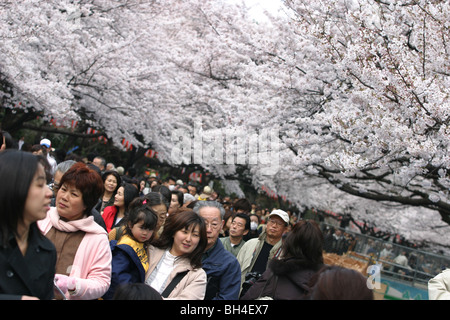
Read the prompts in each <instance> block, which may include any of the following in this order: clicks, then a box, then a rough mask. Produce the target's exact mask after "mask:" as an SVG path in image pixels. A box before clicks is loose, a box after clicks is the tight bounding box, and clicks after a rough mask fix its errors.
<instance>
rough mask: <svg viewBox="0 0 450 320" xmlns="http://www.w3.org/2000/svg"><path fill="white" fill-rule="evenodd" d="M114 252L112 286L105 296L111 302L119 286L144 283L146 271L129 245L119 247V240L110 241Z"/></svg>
mask: <svg viewBox="0 0 450 320" xmlns="http://www.w3.org/2000/svg"><path fill="white" fill-rule="evenodd" d="M110 246H111V251H112V275H111V285H110V287H109V289H108V291H107V292H106V293H105V294H104V295H103V299H105V300H109V299H112V298H113V296H114V292H115V290H116V288H117V286H118V285H120V284H123V283H143V282H144V280H145V270H144V267H143V266H142V263H141V261H140V260H139V258H138V256H137V254H136V252H135V251H134V249H133V248H132V247H131V246H129V245H127V244H119V245H117V240H111V241H110Z"/></svg>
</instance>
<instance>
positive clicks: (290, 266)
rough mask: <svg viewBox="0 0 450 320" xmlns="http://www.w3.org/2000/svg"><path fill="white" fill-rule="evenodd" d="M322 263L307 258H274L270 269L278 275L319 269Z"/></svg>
mask: <svg viewBox="0 0 450 320" xmlns="http://www.w3.org/2000/svg"><path fill="white" fill-rule="evenodd" d="M321 267H322V264H317V263H314V262H311V261H309V260H305V259H295V258H287V259H273V260H272V261H270V269H271V270H272V272H273V273H274V274H276V275H286V274H290V273H293V272H297V271H302V270H319V269H320V268H321Z"/></svg>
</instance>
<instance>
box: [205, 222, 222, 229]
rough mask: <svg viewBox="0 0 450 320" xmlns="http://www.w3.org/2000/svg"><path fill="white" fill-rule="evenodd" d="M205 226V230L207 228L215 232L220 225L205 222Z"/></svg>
mask: <svg viewBox="0 0 450 320" xmlns="http://www.w3.org/2000/svg"><path fill="white" fill-rule="evenodd" d="M205 225H206V229H208V227H211V229H214V230H217V229H218V228H219V227H220V223H218V222H208V221H205Z"/></svg>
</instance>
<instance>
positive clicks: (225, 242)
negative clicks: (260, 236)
mask: <svg viewBox="0 0 450 320" xmlns="http://www.w3.org/2000/svg"><path fill="white" fill-rule="evenodd" d="M219 239H220V241H222V244H223V247H224V248H225V250H227V251H229V252H231V253H232V254H233V256H235V257H236V256H237V255H238V253H239V251H240V250H241V248H242V246H243V245H244V243H245V241H244V240H242V241H241V242H240V243H239V244H238V245H237V246H232V245H231V240H230V237H225V238H219Z"/></svg>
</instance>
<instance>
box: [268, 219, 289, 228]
mask: <svg viewBox="0 0 450 320" xmlns="http://www.w3.org/2000/svg"><path fill="white" fill-rule="evenodd" d="M269 223H270V224H276V225H277V227H283V226H285V225H286V223H284V222H281V221H278V220H274V219H270V220H269V221H267V224H269Z"/></svg>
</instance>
